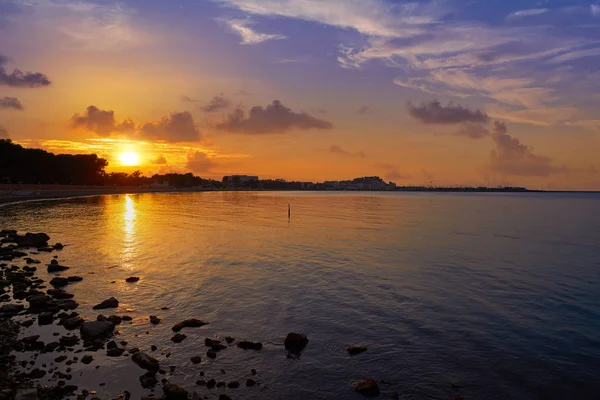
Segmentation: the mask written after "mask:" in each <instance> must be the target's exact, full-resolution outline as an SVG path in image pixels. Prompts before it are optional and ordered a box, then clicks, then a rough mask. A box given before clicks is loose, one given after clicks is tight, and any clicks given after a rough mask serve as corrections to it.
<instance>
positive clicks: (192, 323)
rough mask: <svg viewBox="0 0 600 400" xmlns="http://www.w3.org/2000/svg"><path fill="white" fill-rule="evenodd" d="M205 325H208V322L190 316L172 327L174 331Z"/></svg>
mask: <svg viewBox="0 0 600 400" xmlns="http://www.w3.org/2000/svg"><path fill="white" fill-rule="evenodd" d="M204 325H208V322H204V321H201V320H199V319H196V318H190V319H186V320H185V321H181V322H179V323H177V324H175V325H173V328H172V329H173V332H179V331H180V330H182V329H183V328H199V327H201V326H204Z"/></svg>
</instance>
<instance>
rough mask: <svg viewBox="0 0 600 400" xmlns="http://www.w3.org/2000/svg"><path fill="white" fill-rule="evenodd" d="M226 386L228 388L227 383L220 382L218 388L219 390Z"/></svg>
mask: <svg viewBox="0 0 600 400" xmlns="http://www.w3.org/2000/svg"><path fill="white" fill-rule="evenodd" d="M225 386H227V384H226V383H225V382H219V383H217V387H218V388H222V387H225Z"/></svg>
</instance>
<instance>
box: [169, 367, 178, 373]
mask: <svg viewBox="0 0 600 400" xmlns="http://www.w3.org/2000/svg"><path fill="white" fill-rule="evenodd" d="M176 369H177V367H176V366H175V365H171V366H170V367H169V371H171V373H173V372H175V370H176Z"/></svg>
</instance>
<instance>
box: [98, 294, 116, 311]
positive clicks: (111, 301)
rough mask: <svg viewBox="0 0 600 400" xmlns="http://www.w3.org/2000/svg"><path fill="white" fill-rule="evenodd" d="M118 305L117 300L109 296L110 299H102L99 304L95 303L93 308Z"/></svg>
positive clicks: (99, 308)
mask: <svg viewBox="0 0 600 400" xmlns="http://www.w3.org/2000/svg"><path fill="white" fill-rule="evenodd" d="M117 307H119V300H117V299H115V298H114V297H111V298H110V299H106V300H104V301H102V302H101V303H100V304H96V305H95V306H94V307H93V309H94V310H102V309H105V308H117Z"/></svg>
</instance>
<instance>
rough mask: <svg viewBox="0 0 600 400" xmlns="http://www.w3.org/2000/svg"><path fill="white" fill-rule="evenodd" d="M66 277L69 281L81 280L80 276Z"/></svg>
mask: <svg viewBox="0 0 600 400" xmlns="http://www.w3.org/2000/svg"><path fill="white" fill-rule="evenodd" d="M67 279H68V280H69V282H81V281H82V280H83V278H82V277H80V276H69V277H68V278H67Z"/></svg>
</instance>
